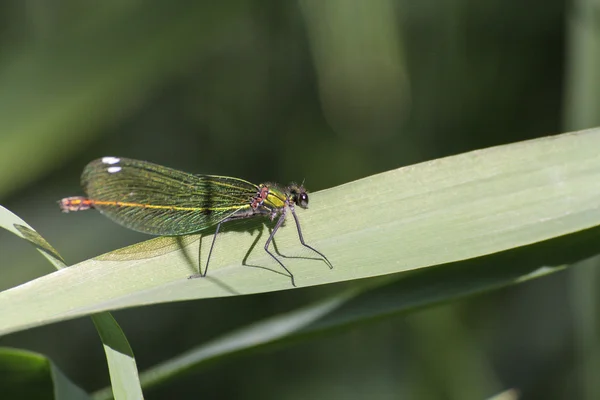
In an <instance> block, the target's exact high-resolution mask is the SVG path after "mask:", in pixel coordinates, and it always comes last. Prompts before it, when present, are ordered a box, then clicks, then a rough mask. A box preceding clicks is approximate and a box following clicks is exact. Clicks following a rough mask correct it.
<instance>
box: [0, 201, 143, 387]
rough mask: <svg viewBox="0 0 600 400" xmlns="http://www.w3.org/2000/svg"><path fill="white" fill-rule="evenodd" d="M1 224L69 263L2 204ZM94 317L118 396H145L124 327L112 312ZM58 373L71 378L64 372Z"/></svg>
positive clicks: (57, 260) (52, 257) (46, 254)
mask: <svg viewBox="0 0 600 400" xmlns="http://www.w3.org/2000/svg"><path fill="white" fill-rule="evenodd" d="M0 227H3V228H5V229H6V230H8V231H10V232H12V233H14V234H15V235H17V236H19V237H21V238H23V239H25V240H27V241H29V242H30V243H32V244H33V245H34V246H35V247H37V249H38V251H39V252H40V253H42V254H43V255H44V257H46V258H47V259H48V260H49V261H50V262H51V263H52V264H53V265H54V266H55V267H56V268H57V269H58V270H61V269H63V268H64V267H65V264H64V261H63V259H62V257H61V256H60V254H58V252H57V251H56V250H55V249H54V248H53V247H52V246H51V245H50V244H49V243H48V242H47V241H46V240H45V239H44V238H43V237H42V236H41V235H40V234H39V233H37V232H36V231H35V230H34V229H33V228H32V227H31V226H29V224H27V222H25V221H23V220H22V219H21V218H19V217H18V216H17V215H15V214H13V213H12V212H10V211H8V210H7V209H6V208H4V207H2V206H0ZM92 321H93V322H94V325H95V326H96V329H97V330H98V333H99V334H100V338H101V339H102V344H103V346H104V352H105V354H106V360H107V362H108V370H109V373H110V380H111V383H112V388H111V390H112V392H113V393H114V396H115V398H143V395H142V389H141V385H140V381H139V377H138V371H137V365H136V363H135V358H134V356H133V351H132V350H131V347H130V346H129V343H128V342H127V338H126V337H125V334H124V333H123V331H122V330H121V327H120V326H119V324H117V321H116V320H115V319H114V318H113V317H112V315H110V313H100V314H96V315H92ZM57 377H58V378H60V379H64V380H66V379H67V378H66V377H63V376H62V374H60V375H57ZM0 393H2V391H0ZM57 398H59V397H57Z"/></svg>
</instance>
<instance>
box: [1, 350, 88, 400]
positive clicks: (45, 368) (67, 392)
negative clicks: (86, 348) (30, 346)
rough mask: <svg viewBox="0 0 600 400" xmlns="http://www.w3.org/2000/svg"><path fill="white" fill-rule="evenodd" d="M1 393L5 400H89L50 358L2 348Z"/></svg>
mask: <svg viewBox="0 0 600 400" xmlns="http://www.w3.org/2000/svg"><path fill="white" fill-rule="evenodd" d="M0 393H1V394H2V398H4V399H59V400H63V399H64V400H71V399H73V400H75V399H89V398H90V396H89V395H88V394H87V393H86V392H84V391H83V390H82V389H81V388H79V387H78V386H77V385H75V384H74V383H73V382H71V381H70V380H69V378H67V377H66V376H65V375H64V374H63V373H62V371H61V370H60V369H59V368H57V367H56V365H54V363H53V362H52V361H51V360H49V359H47V358H46V357H44V356H42V355H40V354H37V353H33V352H30V351H24V350H18V349H11V348H6V347H3V348H0Z"/></svg>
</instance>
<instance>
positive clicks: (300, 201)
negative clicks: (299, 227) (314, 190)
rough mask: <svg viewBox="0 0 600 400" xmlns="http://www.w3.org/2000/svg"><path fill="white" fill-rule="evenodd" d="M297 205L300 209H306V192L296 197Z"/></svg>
mask: <svg viewBox="0 0 600 400" xmlns="http://www.w3.org/2000/svg"><path fill="white" fill-rule="evenodd" d="M298 205H299V206H300V207H302V208H306V207H308V195H307V194H306V192H302V193H300V195H299V196H298Z"/></svg>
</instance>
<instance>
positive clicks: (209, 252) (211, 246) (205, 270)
mask: <svg viewBox="0 0 600 400" xmlns="http://www.w3.org/2000/svg"><path fill="white" fill-rule="evenodd" d="M227 221H229V218H225V219H224V220H223V221H221V222H219V223H218V224H217V229H215V234H214V235H213V240H212V243H211V244H210V250H208V258H207V259H206V267H205V268H204V273H202V270H199V271H198V272H200V276H202V277H204V276H206V273H207V272H208V263H209V262H210V255H211V254H212V251H213V247H215V241H216V240H217V235H218V234H219V230H220V229H221V224H222V223H223V222H227ZM198 263H200V257H199V256H198ZM198 267H199V266H198ZM199 268H200V267H199Z"/></svg>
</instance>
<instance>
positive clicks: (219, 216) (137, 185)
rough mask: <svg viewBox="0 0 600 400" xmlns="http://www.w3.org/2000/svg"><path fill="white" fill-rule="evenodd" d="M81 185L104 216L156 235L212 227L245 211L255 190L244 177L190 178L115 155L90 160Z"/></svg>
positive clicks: (164, 168)
mask: <svg viewBox="0 0 600 400" xmlns="http://www.w3.org/2000/svg"><path fill="white" fill-rule="evenodd" d="M81 184H82V186H83V188H84V190H85V192H86V194H87V195H88V197H89V198H90V200H91V201H92V202H93V206H94V207H95V208H96V209H98V210H99V211H100V212H102V213H103V214H104V215H106V216H107V217H109V218H110V219H112V220H113V221H115V222H117V223H119V224H121V225H123V226H125V227H127V228H130V229H133V230H136V231H140V232H144V233H150V234H154V235H184V234H188V233H193V232H197V231H199V230H202V229H204V228H206V227H209V226H211V225H214V224H216V223H218V222H219V221H221V220H223V219H225V218H227V217H228V216H230V215H232V214H234V213H235V212H237V211H239V210H240V209H244V208H249V207H250V203H251V201H252V198H253V197H254V196H256V193H257V190H258V187H257V186H256V185H253V184H252V183H250V182H247V181H244V180H242V179H237V178H230V177H223V176H214V175H192V174H188V173H186V172H182V171H178V170H175V169H172V168H167V167H163V166H160V165H157V164H153V163H149V162H146V161H138V160H132V159H127V158H117V157H104V158H101V159H98V160H94V161H92V162H90V163H89V164H88V165H87V166H86V167H85V169H84V170H83V174H82V176H81Z"/></svg>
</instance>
